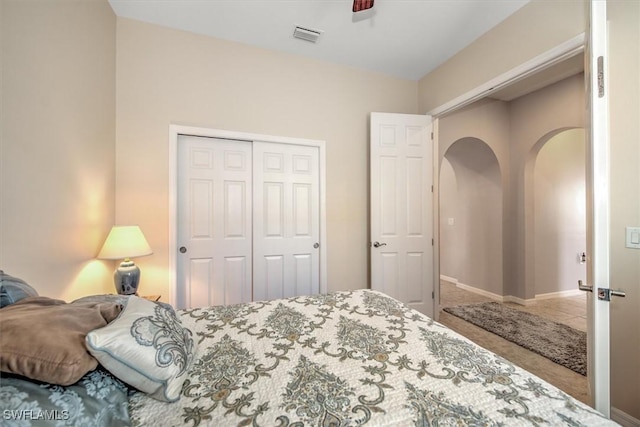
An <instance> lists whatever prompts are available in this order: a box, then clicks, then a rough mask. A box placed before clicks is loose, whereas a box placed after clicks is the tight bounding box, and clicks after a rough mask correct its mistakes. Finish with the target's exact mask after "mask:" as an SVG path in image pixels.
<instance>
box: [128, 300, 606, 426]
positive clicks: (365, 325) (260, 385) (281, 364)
mask: <svg viewBox="0 0 640 427" xmlns="http://www.w3.org/2000/svg"><path fill="white" fill-rule="evenodd" d="M178 314H179V315H180V319H181V321H182V323H183V325H184V326H186V327H188V328H190V329H191V330H192V331H193V332H194V334H195V335H196V336H197V339H198V341H199V345H198V350H197V353H196V358H195V361H194V363H193V365H192V367H191V370H190V373H189V375H188V377H187V379H186V381H185V383H184V386H183V389H182V395H181V397H180V400H179V401H178V402H174V403H163V402H159V401H156V400H154V399H152V398H150V397H148V396H146V395H145V394H143V393H139V392H138V393H134V394H133V396H131V398H130V402H129V409H130V417H131V421H132V424H133V425H138V426H194V427H195V426H249V425H251V426H280V427H284V426H358V425H366V426H444V425H456V426H466V425H469V426H500V425H505V426H512V425H527V426H542V425H547V426H558V425H567V426H582V425H598V426H600V425H614V423H612V422H611V421H609V420H606V419H605V418H603V417H601V416H600V415H599V414H598V413H597V412H595V411H594V410H593V409H591V408H589V407H587V406H586V405H583V404H582V403H580V402H578V401H576V400H575V399H573V398H571V397H570V396H568V395H566V394H565V393H563V392H562V391H560V390H558V389H557V388H555V387H554V386H552V385H550V384H548V383H546V382H544V381H543V380H541V379H539V378H537V377H535V376H534V375H532V374H530V373H528V372H526V371H524V370H522V369H520V368H518V367H516V366H514V365H513V364H512V363H510V362H508V361H506V360H505V359H503V358H501V357H499V356H497V355H495V354H493V353H491V352H489V351H487V350H484V349H482V348H481V347H479V346H477V345H476V344H474V343H472V342H470V341H469V340H467V339H466V338H464V337H462V336H460V335H458V334H456V333H455V332H453V331H451V330H449V329H447V328H446V327H444V326H442V325H440V324H438V323H437V322H434V321H432V320H431V319H429V318H428V317H426V316H424V315H422V314H420V313H418V312H416V311H413V310H411V309H409V308H407V307H406V306H404V305H403V304H402V303H400V302H398V301H397V300H395V299H392V298H389V297H388V296H385V295H384V294H381V293H378V292H374V291H367V290H362V291H354V292H337V293H333V294H329V295H320V296H311V297H296V298H290V299H283V300H275V301H268V302H255V303H249V304H241V305H234V306H226V307H223V306H220V307H207V308H199V309H191V310H180V311H178Z"/></svg>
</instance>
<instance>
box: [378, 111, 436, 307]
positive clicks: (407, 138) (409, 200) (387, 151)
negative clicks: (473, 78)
mask: <svg viewBox="0 0 640 427" xmlns="http://www.w3.org/2000/svg"><path fill="white" fill-rule="evenodd" d="M430 134H431V117H430V116H423V115H408V114H389V113H371V160H370V165H371V166H370V167H371V200H370V203H371V287H372V289H374V290H378V291H381V292H384V293H386V294H388V295H391V296H392V297H394V298H397V299H399V300H400V301H402V302H404V303H406V304H408V305H409V306H410V307H411V308H414V309H416V310H418V311H420V312H422V313H425V314H427V315H429V316H430V317H433V311H434V305H433V291H434V288H433V193H432V189H433V187H432V184H433V173H432V171H433V150H432V144H431V138H430Z"/></svg>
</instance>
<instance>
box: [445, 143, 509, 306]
mask: <svg viewBox="0 0 640 427" xmlns="http://www.w3.org/2000/svg"><path fill="white" fill-rule="evenodd" d="M502 210H503V189H502V173H501V170H500V165H499V163H498V159H497V157H496V155H495V153H494V152H493V150H492V149H491V147H490V146H489V145H488V144H487V143H486V142H484V141H483V140H481V139H478V138H473V137H465V138H461V139H458V140H457V141H455V142H454V143H453V144H451V146H450V147H449V148H448V149H447V151H446V153H445V155H444V158H443V159H442V165H441V168H440V272H441V274H442V276H444V277H449V278H451V279H453V280H455V282H456V283H457V284H458V286H461V287H472V288H475V289H476V290H478V291H480V292H481V293H490V294H496V295H502V287H503V280H502V277H503V268H502V267H503V261H502V259H503V248H502V234H503V221H502Z"/></svg>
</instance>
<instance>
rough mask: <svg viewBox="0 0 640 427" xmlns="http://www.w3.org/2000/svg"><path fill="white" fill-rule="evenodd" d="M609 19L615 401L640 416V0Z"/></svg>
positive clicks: (615, 8)
mask: <svg viewBox="0 0 640 427" xmlns="http://www.w3.org/2000/svg"><path fill="white" fill-rule="evenodd" d="M607 15H608V18H609V49H610V52H609V53H610V56H609V71H610V77H609V84H610V87H611V91H610V94H609V100H610V101H609V102H610V123H611V210H610V212H611V240H610V250H611V255H610V256H611V267H610V268H611V287H612V288H619V289H624V290H625V291H626V292H627V297H626V298H624V299H622V298H618V299H616V300H615V301H614V302H613V303H612V304H611V366H612V367H613V368H612V371H611V384H612V388H611V399H612V403H613V406H615V407H616V408H618V409H620V410H622V411H624V412H626V413H627V414H629V415H631V416H633V417H635V418H636V420H640V356H639V353H640V327H639V326H640V309H639V308H640V249H628V248H625V244H624V239H625V235H624V232H625V227H626V226H636V227H640V25H638V22H640V2H638V1H627V2H625V1H613V2H609V6H608V7H607Z"/></svg>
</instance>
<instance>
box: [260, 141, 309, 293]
mask: <svg viewBox="0 0 640 427" xmlns="http://www.w3.org/2000/svg"><path fill="white" fill-rule="evenodd" d="M253 159H254V163H253V180H254V221H253V233H254V251H253V281H254V288H253V298H254V300H266V299H273V298H286V297H291V296H295V295H313V294H318V293H319V292H320V250H319V247H320V170H319V149H318V147H312V146H302V145H295V144H275V143H268V142H258V141H256V142H254V145H253Z"/></svg>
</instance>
